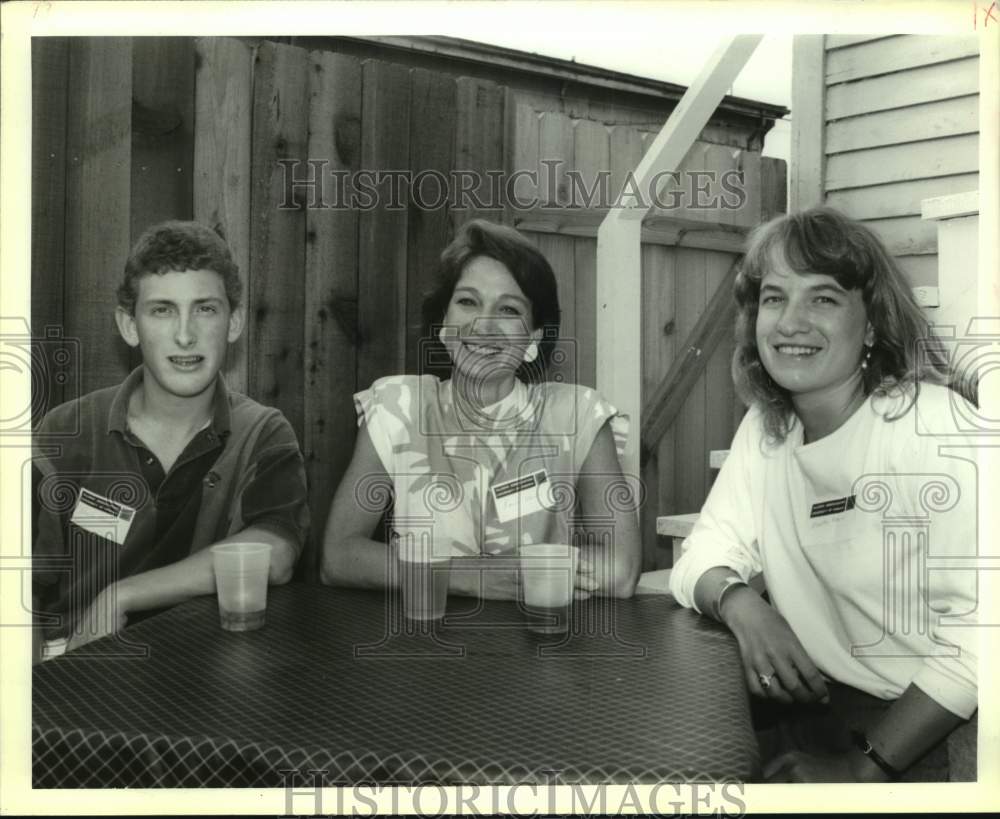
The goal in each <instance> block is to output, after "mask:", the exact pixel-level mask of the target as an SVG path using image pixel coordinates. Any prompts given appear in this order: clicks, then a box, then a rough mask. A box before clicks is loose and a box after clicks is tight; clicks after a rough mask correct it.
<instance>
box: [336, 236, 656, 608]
mask: <svg viewBox="0 0 1000 819" xmlns="http://www.w3.org/2000/svg"><path fill="white" fill-rule="evenodd" d="M424 320H425V325H426V331H427V339H428V340H429V341H432V342H433V343H432V344H430V345H427V346H425V350H426V353H425V356H424V358H425V359H427V360H425V362H423V364H424V365H426V364H432V363H433V361H432V360H431V359H433V358H434V354H435V349H434V347H435V346H436V345H437V344H438V343H440V344H441V345H443V349H444V350H446V351H447V359H448V361H449V362H450V376H451V377H450V378H448V379H446V380H441V379H439V378H437V377H436V376H433V375H405V376H392V377H388V378H380V379H378V380H377V381H376V382H375V383H374V384H372V386H371V388H370V389H367V390H363V391H362V392H360V393H358V394H357V395H356V396H355V404H356V407H357V411H358V424H359V427H360V429H359V431H358V437H357V443H356V446H355V450H354V455H353V458H352V460H351V464H350V466H349V467H348V469H347V471H346V473H345V475H344V477H343V479H342V481H341V483H340V486H339V487H338V489H337V492H336V494H335V496H334V499H333V505H332V507H331V510H330V516H329V519H328V522H327V528H326V536H325V543H324V550H323V562H322V569H321V576H322V579H323V581H324V582H326V583H330V584H338V585H353V586H366V587H384V586H393V585H397V584H398V577H397V576H396V564H395V561H394V560H392V559H390V557H391V552H390V549H391V548H392V543H393V542H394V541H395V540H397V539H398V538H400V537H412V538H417V539H418V540H419V539H420V538H421V536H422V535H426V534H427V533H428V532H429V533H430V536H431V539H432V541H433V548H434V551H435V552H437V553H440V552H443V553H444V554H446V555H450V556H452V557H453V558H457V559H454V560H453V561H452V570H451V573H450V587H449V590H450V591H451V592H452V593H455V594H467V595H475V596H480V597H494V598H514V597H516V595H517V590H518V571H517V560H516V556H517V549H518V547H519V546H520V545H526V544H530V543H573V542H577V541H579V540H581V537H582V539H583V540H584V541H585V542H584V544H583V550H582V555H581V559H580V560H579V569H578V572H577V576H576V594H577V596H579V597H586V596H588V595H590V594H591V593H598V594H608V595H616V596H628V595H631V594H632V591H633V589H634V587H635V583H636V581H637V579H638V572H639V564H640V546H639V534H638V522H637V519H636V513H635V506H634V503H633V499H632V498H631V496H630V493H629V491H628V485H627V484H626V482H625V480H624V478H623V476H622V474H621V467H620V465H619V461H618V450H620V446H619V443H620V442H622V440H623V436H624V435H625V434H626V431H627V423H626V419H624V418H622V417H621V416H619V415H618V414H617V412H616V410H615V409H614V407H612V406H611V405H610V404H608V403H607V402H606V401H604V400H603V399H602V398H601V397H600V396H599V395H598V394H597V393H596V392H595V391H594V390H592V389H590V388H588V387H580V386H575V385H572V384H563V383H556V382H549V381H544V380H543V378H544V375H545V371H546V364H547V363H548V360H549V357H550V355H551V351H552V347H553V345H554V343H555V341H556V339H557V338H558V333H559V300H558V294H557V289H556V280H555V275H554V274H553V272H552V268H551V266H550V265H549V263H548V262H547V261H546V259H545V257H544V256H543V255H542V254H541V253H540V252H539V251H538V250H537V249H536V248H535V247H534V246H533V245H532V244H531V243H530V242H529V241H528V240H527V239H525V238H524V237H523V236H521V234H519V233H518V232H517V231H516V230H513V229H512V228H508V227H504V226H501V225H495V224H491V223H489V222H486V221H482V220H473V221H471V222H468V223H466V224H465V225H464V226H463V227H462V228H461V229H460V231H459V233H458V235H457V236H456V237H455V239H454V241H453V242H452V243H451V244H450V245H449V246H448V247H447V248H446V249H445V251H444V253H443V254H442V256H441V269H440V277H439V284H438V286H437V287H436V289H435V290H434V291H433V292H432V293H431V294H430V295H429V296H428V297H427V299H426V301H425V303H424ZM441 349H442V348H441V347H437V351H438V352H441ZM527 484H531V486H530V487H528V486H527ZM498 489H499V490H501V491H500V493H499V494H498V492H497V490H498ZM511 493H513V494H516V495H517V496H518V498H517V503H515V504H510V503H501V502H500V499H501V498H503V497H505V496H506V495H508V494H511ZM390 497H391V498H392V527H391V536H390V538H389V540H390V543H389V544H388V545H387V544H386V543H384V542H381V541H378V540H375V539H373V538H372V534H373V531H374V529H375V527H376V525H377V523H378V521H379V519H380V518H381V516H382V514H383V511H384V509H385V507H386V506H387V504H388V501H389V498H390ZM577 502H578V503H579V507H580V509H579V511H581V512H582V514H583V516H585V517H587V518H589V519H590V520H594V519H596V518H602V519H603V520H602V524H601V525H602V532H599V533H595V532H593V531H591V532H588V531H586V529H581V528H580V527H578V526H576V525H575V519H574V515H575V513H576V511H577V510H576V506H577ZM428 527H430V528H428ZM609 532H610V533H611V535H612V536H611V537H610V538H609V537H607V536H606V535H607V534H608V533H609ZM588 535H591V536H590V537H588ZM505 558H513V559H505Z"/></svg>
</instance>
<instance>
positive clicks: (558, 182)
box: [538, 112, 573, 207]
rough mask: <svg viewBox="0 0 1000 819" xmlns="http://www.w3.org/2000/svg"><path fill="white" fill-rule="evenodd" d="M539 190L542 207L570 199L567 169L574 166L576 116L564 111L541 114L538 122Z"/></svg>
mask: <svg viewBox="0 0 1000 819" xmlns="http://www.w3.org/2000/svg"><path fill="white" fill-rule="evenodd" d="M538 163H539V167H538V191H539V200H540V203H541V205H542V206H543V207H551V206H557V207H558V206H564V207H565V206H566V205H568V204H569V201H570V198H569V197H570V190H569V179H568V178H567V176H566V172H567V171H568V170H570V169H571V168H572V167H573V120H571V119H570V118H569V117H567V116H566V115H565V114H557V113H552V112H547V113H544V114H542V118H541V121H540V122H539V125H538Z"/></svg>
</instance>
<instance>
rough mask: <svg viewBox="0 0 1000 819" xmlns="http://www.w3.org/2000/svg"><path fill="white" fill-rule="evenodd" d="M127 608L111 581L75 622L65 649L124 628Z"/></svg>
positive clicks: (68, 649) (72, 648)
mask: <svg viewBox="0 0 1000 819" xmlns="http://www.w3.org/2000/svg"><path fill="white" fill-rule="evenodd" d="M127 622H128V610H127V607H126V603H125V600H124V599H123V595H122V594H121V593H120V592H119V590H118V587H117V586H116V584H114V583H112V584H111V585H110V586H108V587H107V588H105V589H104V590H103V591H102V592H101V593H100V594H98V595H97V597H95V598H94V600H93V602H92V603H91V604H90V606H89V608H88V609H87V611H85V612H84V614H83V617H81V618H80V620H79V621H78V622H77V623H76V625H75V627H74V629H73V634H72V635H70V639H69V642H68V643H67V645H66V651H74V650H75V649H78V648H80V647H81V646H85V645H86V644H87V643H89V642H91V641H92V640H99V639H100V638H101V637H107V636H108V635H109V634H114V633H116V632H118V631H120V630H121V629H123V628H125V624H126V623H127Z"/></svg>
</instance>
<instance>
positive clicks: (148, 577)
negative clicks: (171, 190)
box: [33, 222, 309, 660]
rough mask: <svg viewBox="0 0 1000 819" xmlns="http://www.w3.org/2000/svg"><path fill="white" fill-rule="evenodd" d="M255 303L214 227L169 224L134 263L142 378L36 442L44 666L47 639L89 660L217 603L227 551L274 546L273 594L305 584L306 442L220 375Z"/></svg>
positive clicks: (133, 316)
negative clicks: (197, 606) (208, 599)
mask: <svg viewBox="0 0 1000 819" xmlns="http://www.w3.org/2000/svg"><path fill="white" fill-rule="evenodd" d="M240 291H241V283H240V280H239V276H238V270H237V267H236V265H235V263H234V262H233V259H232V256H231V254H230V252H229V249H228V247H227V246H226V244H225V242H224V241H223V240H222V239H221V238H219V236H218V235H217V234H216V233H215V232H214V231H212V230H211V229H209V228H207V227H205V226H203V225H200V224H198V223H195V222H166V223H164V224H161V225H156V226H155V227H152V228H150V229H149V230H148V231H147V232H146V233H145V234H143V236H142V237H141V238H140V239H139V241H138V243H137V244H136V246H135V248H134V249H133V251H132V254H131V255H130V257H129V259H128V261H127V262H126V264H125V277H124V281H123V283H122V285H121V286H120V287H119V289H118V307H117V308H116V311H115V319H116V321H117V324H118V330H119V332H120V333H121V335H122V338H123V339H125V342H126V343H127V344H128V345H129V346H130V347H137V348H138V349H139V350H140V351H141V353H142V365H141V366H139V367H137V368H136V369H135V370H134V371H133V372H132V373H131V374H130V375H129V376H128V377H127V378H126V379H125V381H124V382H123V383H122V384H120V385H119V386H117V387H109V388H107V389H103V390H98V391H96V392H93V393H90V394H89V395H86V396H84V397H83V398H80V399H78V400H75V401H71V402H69V403H67V404H63V405H62V406H59V407H56V408H55V409H53V410H52V411H51V412H49V413H48V415H46V417H45V418H44V420H43V421H42V423H41V426H40V428H39V430H38V432H37V434H36V436H35V458H34V462H33V466H34V474H33V478H34V484H35V496H34V531H33V537H34V562H35V566H34V584H33V597H34V610H35V623H36V628H35V636H36V639H35V646H36V654H35V658H36V660H37V659H39V658H40V657H41V654H42V640H43V638H44V639H46V640H48V641H49V644H48V646H47V648H48V649H52V647H53V646H58V645H59V644H60V642H61V640H60V638H62V640H67V639H68V644H67V650H74V649H76V648H79V647H80V646H82V645H84V644H85V643H87V642H89V641H91V640H93V639H96V638H98V637H102V636H104V635H107V634H112V633H114V632H116V631H118V630H119V629H120V628H122V627H123V626H124V625H125V624H126V623H127V622H129V620H130V619H131V620H135V618H136V615H138V614H139V613H140V612H147V611H150V610H154V609H159V608H163V607H165V606H171V605H174V604H176V603H179V602H181V601H183V600H187V599H189V598H191V597H194V596H196V595H201V594H211V593H213V592H214V591H215V577H214V574H213V570H212V555H211V552H210V551H209V549H208V548H207V547H208V546H210V545H212V544H215V543H220V542H226V541H236V540H241V541H248V540H249V541H255V542H266V543H269V544H271V547H272V548H271V568H270V582H271V583H274V584H279V583H285V582H287V581H288V580H289V578H290V577H291V575H292V570H293V568H294V565H295V561H296V560H297V558H298V555H299V553H300V551H301V549H302V545H303V543H304V540H305V535H306V529H307V527H308V523H309V513H308V509H307V506H306V478H305V468H304V465H303V462H302V456H301V453H300V452H299V446H298V442H297V441H296V438H295V433H294V432H293V431H292V428H291V426H290V425H289V423H288V421H287V420H286V419H285V417H284V416H283V415H282V414H281V413H280V412H279V411H278V410H276V409H273V408H270V407H264V406H261V405H260V404H258V403H256V402H255V401H252V400H251V399H249V398H247V397H246V396H244V395H240V394H238V393H233V392H229V391H228V390H227V389H226V385H225V383H224V381H223V379H222V377H221V375H220V370H221V369H222V367H223V365H224V364H225V359H226V348H227V346H228V345H229V343H231V342H233V341H235V340H236V339H237V338H239V335H240V333H241V332H242V330H243V323H244V316H245V313H244V310H243V308H242V307H241V306H240V295H241V293H240ZM54 651H58V648H55V649H54Z"/></svg>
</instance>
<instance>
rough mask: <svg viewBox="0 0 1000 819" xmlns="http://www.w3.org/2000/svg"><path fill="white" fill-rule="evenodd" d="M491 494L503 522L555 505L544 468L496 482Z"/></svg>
mask: <svg viewBox="0 0 1000 819" xmlns="http://www.w3.org/2000/svg"><path fill="white" fill-rule="evenodd" d="M490 494H491V495H493V503H494V505H495V506H496V510H497V518H498V519H499V520H500V522H501V523H510V521H512V520H517V519H518V518H521V517H524V516H525V515H531V514H533V513H535V512H540V511H542V510H543V509H550V508H551V507H552V506H553V505H554V502H553V500H552V494H551V487H550V485H549V476H548V473H547V472H546V471H545V470H544V469H539V470H538V471H537V472H532V473H531V474H530V475H525V476H523V477H521V478H511V479H510V480H509V481H502V482H500V483H497V484H494V485H493V486H491V487H490Z"/></svg>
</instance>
